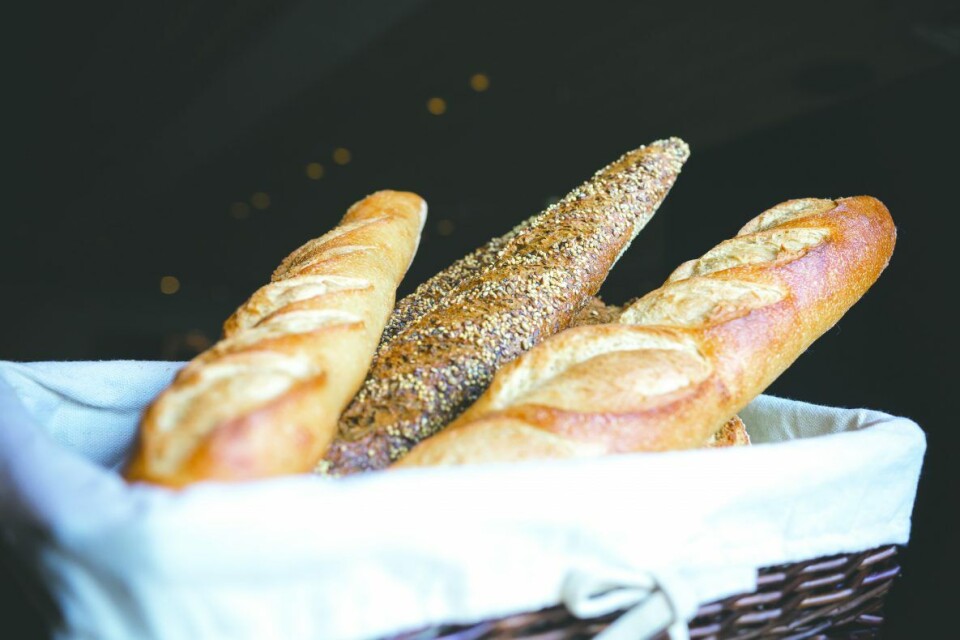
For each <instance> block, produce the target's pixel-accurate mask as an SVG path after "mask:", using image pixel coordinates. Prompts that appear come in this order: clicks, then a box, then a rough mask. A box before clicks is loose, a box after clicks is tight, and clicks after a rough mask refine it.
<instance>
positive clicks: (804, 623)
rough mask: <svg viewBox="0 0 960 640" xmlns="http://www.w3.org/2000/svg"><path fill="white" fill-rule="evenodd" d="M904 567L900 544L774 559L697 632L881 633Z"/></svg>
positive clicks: (536, 617)
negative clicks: (752, 587)
mask: <svg viewBox="0 0 960 640" xmlns="http://www.w3.org/2000/svg"><path fill="white" fill-rule="evenodd" d="M899 574H900V565H899V564H898V563H897V547H896V546H884V547H877V548H875V549H870V550H868V551H863V552H861V553H854V554H840V555H834V556H830V557H823V558H814V559H812V560H809V561H806V562H795V563H793V564H786V565H780V566H776V567H767V568H764V569H761V570H760V571H759V572H758V578H757V590H756V591H755V592H753V593H749V594H741V595H736V596H732V597H730V598H726V599H724V600H721V601H719V602H713V603H710V604H707V605H704V606H702V607H700V609H699V611H697V615H696V617H695V618H694V619H693V620H691V621H690V623H689V629H690V638H691V639H694V638H696V639H700V640H725V639H728V638H729V639H736V640H749V639H752V638H791V639H799V638H875V637H877V636H878V634H879V630H880V625H881V624H882V622H883V617H882V615H881V610H882V607H883V601H884V597H885V596H886V594H887V593H888V592H889V591H890V588H891V586H892V585H893V582H894V579H895V578H896V577H897V576H898V575H899ZM622 613H623V612H622V611H621V612H616V613H612V614H609V615H606V616H603V617H601V618H594V619H590V620H581V619H578V618H575V617H574V616H572V615H571V614H570V613H569V612H568V611H567V610H566V609H565V608H564V607H563V606H556V607H551V608H549V609H543V610H542V611H536V612H532V613H522V614H517V615H513V616H508V617H505V618H500V619H498V620H487V621H484V622H480V623H478V624H474V625H466V626H443V627H431V628H428V629H422V630H420V631H416V632H413V633H405V634H401V635H399V636H395V637H394V638H393V639H392V640H484V639H487V638H527V639H531V640H532V639H536V640H568V639H573V638H591V637H593V636H595V635H597V634H598V633H600V632H602V631H603V630H604V629H605V628H606V627H607V626H609V625H610V623H612V622H613V621H614V620H616V618H617V617H618V616H619V615H621V614H622ZM656 640H667V635H666V634H661V635H659V636H657V638H656Z"/></svg>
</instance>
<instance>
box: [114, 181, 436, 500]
mask: <svg viewBox="0 0 960 640" xmlns="http://www.w3.org/2000/svg"><path fill="white" fill-rule="evenodd" d="M426 211H427V207H426V203H425V202H424V201H423V200H422V199H421V198H420V197H419V196H417V195H415V194H412V193H402V192H396V191H381V192H378V193H375V194H373V195H371V196H369V197H367V198H365V199H364V200H362V201H360V202H358V203H357V204H355V205H353V206H352V207H351V208H350V210H349V211H348V212H347V214H346V215H345V216H344V218H343V220H342V221H341V222H340V224H339V226H337V227H336V228H334V229H333V230H332V231H330V232H329V233H327V234H326V235H324V236H322V237H320V238H317V239H315V240H311V241H310V242H308V243H306V244H305V245H303V246H302V247H300V248H299V249H297V250H296V251H294V252H293V253H292V254H290V255H289V256H288V257H287V258H286V259H285V260H284V261H283V262H282V263H281V264H280V266H279V267H278V268H277V270H276V271H275V272H274V274H273V278H272V281H271V283H270V284H268V285H266V286H264V287H262V288H261V289H260V290H258V291H257V292H256V293H254V294H253V295H252V296H251V297H250V299H249V300H247V302H246V303H244V304H243V305H242V306H241V307H240V308H239V309H238V310H237V311H236V313H234V314H233V316H232V317H231V318H230V319H229V320H227V322H226V324H225V325H224V337H223V339H222V340H221V341H220V342H218V343H217V344H215V345H214V346H213V347H211V348H210V349H209V350H207V351H206V352H204V353H202V354H200V355H199V356H197V357H196V358H195V359H194V360H193V361H191V362H190V363H189V364H188V365H187V366H186V367H185V368H184V369H183V370H182V371H181V372H180V373H179V374H178V375H177V377H176V379H175V380H174V382H173V384H172V385H171V386H170V387H169V388H168V389H167V390H165V391H164V392H163V393H161V394H160V396H159V397H158V398H157V399H156V400H155V401H154V402H153V404H152V405H151V406H150V407H149V409H148V410H147V412H146V414H145V415H144V417H143V421H142V422H141V425H140V428H141V431H140V442H139V444H138V447H137V449H136V452H135V454H134V457H133V460H132V461H131V463H130V465H129V467H128V469H127V473H126V475H127V477H128V478H130V479H131V480H146V481H150V482H156V483H160V484H166V485H171V486H179V485H184V484H187V483H190V482H195V481H198V480H205V479H218V480H240V479H248V478H259V477H264V476H274V475H281V474H288V473H299V472H304V471H309V470H310V469H312V468H313V466H314V465H315V464H316V462H317V461H318V460H319V459H320V457H321V456H322V455H323V452H324V451H325V450H326V447H327V446H328V445H329V443H330V441H331V440H332V438H333V436H334V433H335V432H336V424H337V418H338V417H339V415H340V413H341V411H343V408H344V406H346V404H347V402H349V401H350V398H351V397H353V394H354V393H355V392H356V390H357V388H358V387H359V386H360V384H361V383H362V382H363V378H364V376H365V375H366V373H367V369H368V367H369V366H370V361H371V359H372V357H373V353H374V350H375V348H376V345H377V342H378V341H379V339H380V333H381V331H382V329H383V326H384V323H385V322H386V320H387V317H388V315H389V314H390V311H391V309H392V308H393V303H394V297H395V294H396V288H397V285H398V284H399V282H400V280H401V278H402V277H403V275H404V273H405V272H406V270H407V268H408V267H409V265H410V262H411V260H412V259H413V256H414V253H415V252H416V249H417V244H418V242H419V238H420V230H421V229H422V227H423V222H424V220H425V217H426Z"/></svg>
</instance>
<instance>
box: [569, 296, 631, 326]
mask: <svg viewBox="0 0 960 640" xmlns="http://www.w3.org/2000/svg"><path fill="white" fill-rule="evenodd" d="M621 311H622V309H621V307H618V306H617V305H615V304H606V303H605V302H604V301H603V300H601V299H600V298H599V297H597V296H593V297H591V298H588V299H587V303H586V304H585V305H583V308H582V309H580V311H579V312H578V313H577V315H575V316H573V319H572V320H571V321H570V326H571V327H582V326H584V325H589V324H610V323H611V322H616V321H617V319H618V318H619V317H620V312H621Z"/></svg>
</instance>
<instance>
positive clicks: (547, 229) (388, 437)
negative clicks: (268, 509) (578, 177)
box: [319, 138, 689, 475]
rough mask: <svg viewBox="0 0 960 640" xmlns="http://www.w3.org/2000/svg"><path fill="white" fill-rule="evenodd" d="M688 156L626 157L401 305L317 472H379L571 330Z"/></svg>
mask: <svg viewBox="0 0 960 640" xmlns="http://www.w3.org/2000/svg"><path fill="white" fill-rule="evenodd" d="M688 155H689V149H688V148H687V145H686V144H685V143H684V142H683V141H682V140H679V139H676V138H674V139H670V140H665V141H660V142H656V143H653V144H651V145H649V146H647V147H641V148H640V149H637V150H634V151H631V152H629V153H627V154H625V155H624V156H623V157H621V158H620V159H619V160H617V161H616V162H614V163H613V164H611V165H609V166H608V167H606V168H604V169H602V170H601V171H599V172H598V173H597V174H596V175H595V176H594V177H593V178H592V179H591V180H589V181H588V182H587V183H585V184H584V185H583V186H581V187H579V188H577V189H575V190H574V191H573V192H571V193H570V194H569V195H567V197H566V198H564V199H563V200H561V201H560V202H558V203H557V204H555V205H552V206H551V207H549V208H548V209H547V210H546V211H544V212H543V213H542V214H540V215H539V216H536V217H534V218H532V219H531V220H528V221H527V222H526V223H524V224H523V225H521V226H519V227H517V228H516V229H515V230H514V231H512V232H511V233H509V234H507V236H506V237H504V238H502V239H498V240H495V241H493V242H492V243H491V244H489V245H487V247H486V248H482V249H480V250H479V251H478V252H475V253H474V254H472V256H473V257H472V258H471V259H470V260H471V264H472V265H474V266H475V267H476V268H467V267H464V265H463V261H461V263H457V265H455V266H454V268H452V269H453V270H454V271H455V273H452V274H451V273H449V272H448V273H444V274H441V275H440V276H437V277H435V278H434V279H432V280H431V281H430V282H429V283H428V284H427V285H426V286H425V287H422V288H421V289H420V290H418V291H416V292H414V294H413V295H414V297H413V298H412V299H411V300H410V301H407V300H404V301H402V302H401V303H400V305H399V309H398V312H397V313H395V314H394V317H395V319H396V320H395V321H391V325H390V329H388V336H387V337H386V341H385V342H383V343H382V344H381V347H380V350H379V351H378V354H377V357H376V358H375V360H374V363H373V366H372V368H371V371H370V374H369V376H368V377H367V380H366V381H365V382H364V385H363V387H362V388H361V390H360V392H359V393H358V394H357V396H356V398H355V399H354V400H353V402H352V403H351V404H350V406H349V407H348V408H347V410H346V412H345V413H344V415H343V416H342V418H341V420H340V427H339V435H338V437H337V440H336V441H335V442H334V443H333V445H331V447H330V450H329V452H328V453H327V456H326V459H325V461H324V463H323V464H322V465H321V467H319V470H320V471H321V472H327V473H331V474H335V475H344V474H349V473H354V472H358V471H365V470H373V469H381V468H384V467H386V466H387V465H389V464H390V462H391V461H392V460H395V459H396V458H397V457H399V456H400V455H401V454H403V453H404V452H406V451H407V450H408V449H409V448H410V447H412V446H413V445H415V444H416V443H417V442H419V441H421V440H423V439H424V438H426V437H428V436H430V435H432V434H434V433H435V432H437V431H438V430H439V429H440V428H442V427H443V426H444V425H446V424H447V423H449V422H450V421H451V420H453V419H454V418H455V417H456V416H457V415H458V414H459V413H460V412H461V411H462V410H463V409H465V408H466V407H467V406H468V405H469V404H470V403H471V402H472V401H473V400H475V399H476V398H477V397H478V396H479V395H480V393H482V392H483V390H484V389H485V388H486V386H487V385H488V384H489V382H490V380H491V379H492V377H493V374H494V372H495V371H496V370H497V369H498V368H499V367H500V366H501V365H503V364H504V363H506V362H509V361H510V360H512V359H514V358H515V357H517V356H518V355H519V354H520V353H522V352H523V351H526V350H527V349H529V348H530V347H532V346H534V345H535V344H537V343H538V342H540V341H541V340H542V339H543V338H545V337H547V336H549V335H552V334H554V333H556V332H558V331H560V330H561V329H564V328H566V327H567V326H568V325H569V324H570V321H571V319H572V318H573V317H574V316H575V315H576V314H577V312H578V311H579V310H580V309H581V308H582V307H583V305H584V304H585V302H586V300H587V298H588V297H590V296H591V295H593V294H595V293H596V292H597V290H598V289H599V288H600V285H601V284H602V283H603V280H604V279H605V278H606V275H607V272H608V271H609V269H610V268H611V267H612V266H613V264H614V263H615V262H616V261H617V259H618V258H619V257H620V255H621V254H622V253H623V251H625V250H626V248H627V246H628V245H629V244H630V242H631V241H632V240H633V238H634V237H635V236H636V234H637V233H638V232H639V231H640V229H641V228H642V227H643V226H644V225H645V224H646V223H647V221H648V220H649V219H650V218H651V217H652V216H653V213H654V212H655V211H656V209H657V207H658V206H659V205H660V203H661V201H662V200H663V198H664V197H666V195H667V192H668V191H669V190H670V187H671V186H672V185H673V183H674V181H675V180H676V177H677V175H678V173H679V171H680V167H681V166H682V164H683V162H684V161H685V160H686V159H687V156H688Z"/></svg>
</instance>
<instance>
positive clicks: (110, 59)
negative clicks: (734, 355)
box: [0, 0, 960, 637]
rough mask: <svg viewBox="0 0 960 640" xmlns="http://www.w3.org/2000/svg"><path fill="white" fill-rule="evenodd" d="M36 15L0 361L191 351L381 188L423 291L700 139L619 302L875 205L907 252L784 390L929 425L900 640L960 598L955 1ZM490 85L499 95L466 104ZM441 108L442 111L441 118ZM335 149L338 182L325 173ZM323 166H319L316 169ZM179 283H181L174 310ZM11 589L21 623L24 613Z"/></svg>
mask: <svg viewBox="0 0 960 640" xmlns="http://www.w3.org/2000/svg"><path fill="white" fill-rule="evenodd" d="M29 11H30V12H31V13H30V15H26V14H25V15H17V16H8V20H7V27H8V30H10V31H11V33H10V34H9V37H8V40H7V43H6V44H7V45H8V47H10V49H11V52H12V53H10V54H8V56H7V63H8V65H10V67H11V69H10V71H9V72H8V74H7V76H6V79H5V85H6V91H5V92H4V93H5V104H6V108H7V110H8V111H7V113H8V114H11V113H12V117H11V116H10V115H8V116H7V118H6V120H7V125H8V129H9V132H8V135H7V136H5V137H6V140H7V144H6V145H5V148H6V150H7V152H8V154H10V157H11V159H12V160H13V164H14V170H13V172H9V171H8V173H7V176H8V180H7V181H5V182H6V188H5V190H4V196H5V197H4V200H5V202H4V204H5V205H6V206H4V207H3V209H4V211H5V214H4V216H3V218H4V222H3V224H2V226H0V261H2V262H0V300H3V301H4V307H3V308H4V311H5V312H4V313H2V314H0V358H3V359H11V360H45V359H115V358H145V359H187V358H189V357H191V356H192V355H194V354H195V353H196V352H197V351H198V350H201V349H203V348H204V347H205V346H206V345H208V344H209V343H210V341H211V340H215V339H216V337H217V333H218V330H219V325H220V323H221V322H222V320H223V319H224V318H226V317H227V316H228V315H229V314H230V312H231V311H232V310H233V309H234V308H235V307H236V306H237V305H238V304H239V303H240V302H242V301H243V300H244V299H245V298H246V297H247V296H248V295H249V293H250V292H252V291H253V290H254V289H255V288H256V287H258V286H260V285H261V284H262V283H264V282H265V281H266V279H267V278H268V276H269V274H270V272H271V270H272V269H273V267H274V266H275V265H276V264H277V262H278V261H279V260H280V258H282V257H283V256H284V255H286V253H287V252H289V251H290V250H292V249H293V248H295V247H296V246H298V245H299V244H301V243H302V242H303V241H305V240H306V239H308V238H311V237H315V236H317V235H320V234H321V233H322V232H324V231H325V230H327V229H328V228H329V227H331V226H332V225H333V224H335V223H336V221H337V220H338V218H339V217H340V216H341V215H342V213H343V211H344V210H345V209H346V207H347V206H348V205H349V204H350V203H352V202H353V201H355V200H357V199H359V198H360V197H362V196H363V195H365V194H367V193H369V192H371V191H374V190H377V189H381V188H399V189H408V190H413V191H416V192H418V193H420V194H421V195H423V196H424V197H425V198H426V199H427V201H428V202H429V204H430V219H429V221H428V223H427V227H426V229H425V231H424V237H423V242H422V244H421V249H420V253H419V255H418V257H417V259H416V261H415V263H414V265H413V267H412V269H411V271H410V273H409V275H408V277H407V280H406V282H405V283H404V285H403V288H402V290H401V293H406V292H408V291H410V290H411V289H412V288H413V287H414V286H415V285H416V284H418V283H419V282H421V281H423V280H424V279H426V278H427V277H429V275H431V274H432V273H434V272H436V271H437V270H439V269H440V268H442V267H444V266H446V265H447V264H449V263H450V262H452V261H453V260H454V259H456V258H457V257H459V256H461V255H462V254H464V253H465V252H467V251H468V250H470V249H473V248H475V247H476V246H478V245H479V244H481V243H482V242H483V241H485V240H486V239H488V238H489V237H491V236H493V235H495V234H500V233H502V232H503V231H505V230H507V229H508V228H510V227H511V226H513V225H514V224H516V223H517V222H519V221H521V220H522V219H524V218H526V217H527V216H529V215H531V214H533V213H536V212H537V211H539V210H540V209H541V208H542V207H543V206H544V205H545V204H546V203H547V202H549V201H551V200H552V199H554V198H557V197H559V196H562V195H563V194H564V193H566V191H567V190H569V189H570V188H572V187H574V186H575V185H577V184H578V183H580V182H581V181H582V180H584V179H585V178H586V177H588V176H589V175H590V174H591V173H592V172H593V171H595V170H596V169H598V168H599V167H601V166H603V165H604V164H606V163H607V162H609V161H611V160H613V159H614V158H615V157H616V156H618V155H619V154H620V153H622V152H624V151H626V150H628V149H630V148H633V147H635V146H638V145H640V144H643V143H646V142H649V141H651V140H654V139H656V138H661V137H666V136H669V135H679V136H682V137H684V138H685V139H686V140H687V141H688V142H689V143H690V145H691V147H692V150H693V154H692V157H691V159H690V161H689V163H688V164H687V166H686V167H685V168H684V172H683V175H682V176H681V177H680V179H679V180H678V182H677V185H676V187H675V188H674V191H673V192H672V193H671V195H670V196H669V198H668V199H667V201H666V203H665V204H664V206H663V207H662V208H661V210H660V212H659V213H658V215H657V216H656V218H655V219H654V221H653V222H652V223H651V224H650V225H649V226H648V227H647V229H646V230H645V231H643V233H642V234H641V235H640V236H639V237H638V239H637V241H636V242H635V243H634V245H633V248H632V249H631V250H630V251H629V252H628V253H627V254H626V255H625V256H624V258H623V259H622V260H621V262H620V263H619V264H618V265H617V267H616V268H615V270H614V271H613V272H612V274H611V276H610V278H609V279H608V281H607V284H606V285H605V286H604V289H603V295H604V297H605V298H606V299H607V300H608V301H610V302H622V301H624V300H626V299H628V298H632V297H635V296H638V295H641V294H643V293H645V292H646V291H648V290H650V289H651V288H654V287H655V286H657V285H658V284H659V283H660V282H662V280H663V279H664V277H665V276H666V275H667V274H668V273H669V272H670V271H671V270H672V269H673V268H674V267H675V266H676V265H677V264H679V263H680V262H681V261H683V260H686V259H688V258H691V257H695V256H697V255H699V254H700V253H702V252H703V251H705V250H706V249H707V248H709V247H710V246H712V245H713V244H715V243H716V242H718V241H719V240H722V239H725V238H727V237H729V236H731V235H733V234H734V233H735V232H736V231H737V229H739V227H740V226H741V225H742V224H743V223H744V222H745V221H746V220H748V219H749V218H751V217H752V216H754V215H756V214H757V213H759V212H760V211H761V210H763V209H764V208H767V207H769V206H771V205H773V204H775V203H777V202H780V201H782V200H785V199H788V198H793V197H804V196H816V197H833V196H843V195H856V194H870V195H874V196H877V197H879V198H880V199H881V200H883V201H884V202H885V203H886V204H887V206H888V207H889V209H890V211H891V213H892V214H893V217H894V220H895V221H896V223H897V226H898V232H899V237H898V245H897V250H896V252H895V254H894V257H893V260H892V262H891V265H890V267H889V269H888V270H887V271H886V272H885V273H884V275H883V276H882V278H881V279H880V281H879V282H878V283H877V285H876V286H875V287H874V289H873V290H871V292H870V293H869V294H868V295H867V296H866V297H865V298H864V299H863V300H862V302H860V303H859V304H858V305H857V306H856V307H855V308H854V309H853V310H851V311H850V312H849V313H848V314H847V316H846V317H845V318H844V319H843V320H842V321H841V322H840V324H839V325H838V326H837V327H835V328H834V329H832V330H831V331H830V332H829V333H828V334H827V335H826V336H824V337H823V338H822V339H821V340H820V341H818V342H817V343H816V344H815V345H814V347H813V348H812V349H811V350H810V351H809V352H808V353H807V354H805V355H804V356H803V357H801V358H800V360H799V361H798V362H797V363H796V364H795V365H794V366H793V367H792V368H791V369H790V370H789V371H788V372H787V373H785V374H784V375H783V376H782V377H781V378H780V379H779V380H778V381H777V382H776V383H775V384H774V385H773V387H772V388H771V389H770V391H771V392H772V393H775V394H779V395H784V396H788V397H793V398H798V399H803V400H807V401H812V402H818V403H824V404H832V405H843V406H866V407H870V408H876V409H881V410H884V411H888V412H891V413H895V414H900V415H906V416H909V417H911V418H913V419H915V420H916V421H917V422H918V423H919V424H920V425H921V426H922V427H923V428H924V429H925V430H926V432H927V436H928V444H929V451H928V454H927V458H926V465H925V469H924V474H923V477H922V480H921V485H920V489H919V494H918V498H917V505H916V511H915V526H914V532H913V537H912V540H911V543H910V546H909V548H908V549H907V550H906V551H905V553H904V555H903V563H904V576H903V578H902V580H901V581H900V582H899V584H898V585H897V587H896V588H895V590H894V591H893V593H892V595H891V597H890V600H889V605H888V622H887V624H886V627H885V629H886V635H887V637H934V636H935V635H939V634H936V633H935V631H936V630H937V629H938V628H939V627H938V626H937V625H938V624H939V623H942V622H944V621H946V620H947V616H948V615H949V614H952V611H950V609H949V607H950V605H951V603H952V600H953V599H954V598H955V597H956V595H957V593H956V591H957V590H956V589H955V588H954V587H951V586H950V584H951V579H952V577H953V576H954V575H955V570H956V563H955V560H956V555H955V553H954V551H953V549H952V548H951V546H950V545H951V543H953V544H955V542H954V537H955V536H953V535H952V533H951V531H952V530H951V529H950V528H949V527H948V526H947V518H946V515H945V514H948V513H951V512H954V511H955V509H956V501H957V495H958V494H957V482H956V476H953V475H951V474H950V469H949V468H948V466H947V460H948V452H951V451H956V450H957V447H958V445H960V437H958V435H957V429H956V426H955V424H954V423H956V421H957V417H956V416H955V415H953V416H951V415H949V414H948V402H949V400H950V396H949V394H950V393H951V392H952V391H953V389H952V388H953V386H954V381H955V380H956V374H955V373H954V370H953V369H954V367H953V366H951V365H952V364H953V363H954V362H955V361H956V356H957V353H956V349H955V346H954V343H955V337H954V336H953V333H954V332H953V331H952V327H951V326H949V325H948V324H947V319H949V318H952V317H954V316H953V314H952V313H951V312H952V310H953V308H954V307H955V306H956V305H954V302H953V298H954V296H955V294H956V290H957V286H956V269H955V267H954V265H955V264H956V257H955V253H956V249H955V248H954V244H955V240H954V238H955V236H954V235H953V233H952V229H954V228H955V226H956V225H955V224H954V219H955V218H956V216H957V215H958V213H960V211H958V207H957V204H956V203H957V197H956V195H955V193H956V191H955V188H956V187H955V183H956V182H957V175H958V169H960V163H958V161H957V157H956V151H955V150H956V149H957V148H958V144H960V125H958V123H957V119H958V114H960V11H958V9H957V5H956V3H954V2H947V1H945V0H929V1H924V2H911V3H907V2H892V1H890V2H883V1H858V2H842V1H841V2H826V1H820V0H812V1H808V2H804V3H793V4H787V3H776V2H763V1H760V0H738V1H732V2H686V3H673V4H669V5H668V3H652V2H635V1H633V2H631V1H625V0H623V1H609V0H605V1H594V2H589V3H586V2H584V3H569V4H568V3H559V2H547V1H537V2H517V1H513V2H508V1H504V0H490V1H488V2H484V3H463V2H453V1H440V0H353V1H352V2H349V3H348V2H336V3H335V2H323V3H315V2H304V1H292V0H237V1H233V2H226V1H220V0H217V1H208V2H186V1H176V2H171V1H168V2H159V1H156V0H154V1H152V2H119V1H115V2H101V3H91V4H88V3H66V2H60V3H53V4H49V3H47V4H44V3H38V4H34V5H33V7H32V8H31V9H30V10H29ZM11 45H12V46H11ZM476 73H483V74H485V75H486V77H487V78H488V80H489V87H488V88H487V90H485V91H475V90H474V89H472V88H471V86H470V78H471V76H472V75H474V74H476ZM432 97H439V98H442V99H443V100H444V101H445V105H446V111H445V113H443V114H441V115H433V114H431V113H430V112H429V111H428V109H427V101H428V99H430V98H432ZM337 148H344V149H348V150H349V152H350V161H349V162H348V163H346V164H337V163H336V162H335V161H334V153H335V149H337ZM341 154H342V152H341ZM340 159H341V161H342V160H343V158H342V157H341V158H340ZM309 163H319V164H320V165H322V171H323V176H322V177H320V178H319V179H313V178H311V177H309V176H308V175H307V165H308V164H309ZM314 171H316V169H314ZM314 175H316V174H314ZM254 194H261V195H258V196H254ZM263 194H265V195H266V197H264V195H263ZM267 201H268V202H267ZM254 205H257V206H259V207H260V208H257V206H254ZM165 276H173V277H175V278H176V279H177V282H178V283H179V289H178V290H177V291H176V292H175V293H163V292H162V291H161V285H160V283H161V279H162V278H163V277H165ZM762 480H763V479H762V478H758V479H757V481H758V482H762ZM2 577H3V578H5V580H4V581H3V582H2V583H0V584H2V586H0V602H2V603H3V605H4V609H10V611H11V612H10V614H8V615H7V616H4V618H3V619H4V620H5V621H7V622H5V624H8V623H9V621H14V622H16V621H24V622H26V623H29V622H31V620H32V618H31V616H30V615H29V613H28V612H27V610H26V609H25V608H24V605H23V603H22V601H21V600H19V599H18V592H17V590H16V588H15V587H13V586H11V584H10V582H9V577H10V576H9V575H8V574H5V575H3V576H2ZM9 616H13V617H12V618H11V617H9ZM26 629H27V628H26V627H25V631H24V633H27V631H26Z"/></svg>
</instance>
